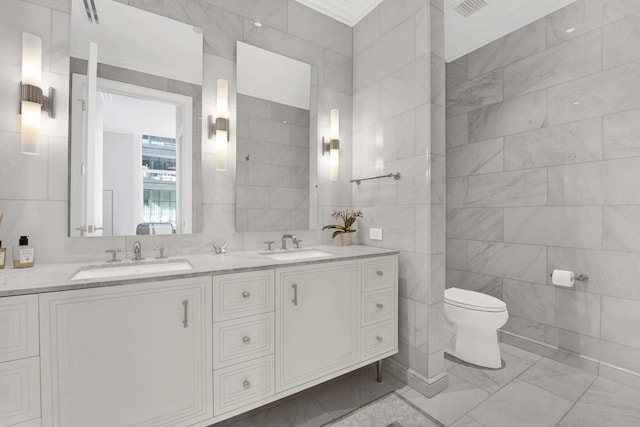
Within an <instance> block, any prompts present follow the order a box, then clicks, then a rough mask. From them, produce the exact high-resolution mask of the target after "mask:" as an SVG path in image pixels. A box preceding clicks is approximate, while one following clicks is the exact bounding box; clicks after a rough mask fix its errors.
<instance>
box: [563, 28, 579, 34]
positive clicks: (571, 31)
mask: <svg viewBox="0 0 640 427" xmlns="http://www.w3.org/2000/svg"><path fill="white" fill-rule="evenodd" d="M575 30H576V29H575V28H574V27H571V28H567V29H566V30H565V32H566V33H567V34H568V33H573V32H574V31H575Z"/></svg>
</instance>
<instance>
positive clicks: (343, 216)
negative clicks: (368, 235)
mask: <svg viewBox="0 0 640 427" xmlns="http://www.w3.org/2000/svg"><path fill="white" fill-rule="evenodd" d="M331 216H332V217H334V218H335V219H337V220H341V221H342V225H340V224H330V225H325V226H324V227H322V229H323V230H335V231H334V232H333V235H332V236H331V237H332V238H335V237H336V236H339V235H340V234H344V233H355V232H356V229H355V228H353V229H352V228H351V227H352V226H353V224H354V223H355V222H356V219H358V218H362V211H351V210H349V209H344V210H341V211H333V213H332V214H331Z"/></svg>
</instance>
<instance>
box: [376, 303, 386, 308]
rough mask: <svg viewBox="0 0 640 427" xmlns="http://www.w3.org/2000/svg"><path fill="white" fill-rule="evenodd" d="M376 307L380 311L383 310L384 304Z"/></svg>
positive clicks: (378, 304)
mask: <svg viewBox="0 0 640 427" xmlns="http://www.w3.org/2000/svg"><path fill="white" fill-rule="evenodd" d="M376 307H378V309H379V310H382V309H383V308H384V304H382V303H377V304H376Z"/></svg>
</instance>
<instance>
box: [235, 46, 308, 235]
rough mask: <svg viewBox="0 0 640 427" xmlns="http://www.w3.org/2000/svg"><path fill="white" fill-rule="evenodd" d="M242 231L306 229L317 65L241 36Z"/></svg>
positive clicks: (239, 162)
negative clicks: (250, 42) (313, 72)
mask: <svg viewBox="0 0 640 427" xmlns="http://www.w3.org/2000/svg"><path fill="white" fill-rule="evenodd" d="M237 58H238V59H237V85H238V87H237V92H238V94H237V100H236V104H237V129H238V136H237V148H236V229H237V231H276V230H305V229H309V228H311V227H312V225H311V224H310V217H311V213H312V209H314V208H315V206H312V205H311V200H312V198H311V197H310V171H311V170H310V157H311V153H310V133H311V132H310V111H309V110H310V98H311V66H310V65H309V64H305V63H302V62H300V61H296V60H293V59H291V58H287V57H284V56H282V55H278V54H275V53H273V52H269V51H266V50H264V49H260V48H257V47H255V46H251V45H247V44H245V43H241V42H238V55H237Z"/></svg>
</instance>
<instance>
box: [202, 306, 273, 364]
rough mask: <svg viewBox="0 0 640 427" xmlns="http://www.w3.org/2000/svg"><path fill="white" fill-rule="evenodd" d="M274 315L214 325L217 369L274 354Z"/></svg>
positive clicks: (214, 356) (214, 361) (214, 352)
mask: <svg viewBox="0 0 640 427" xmlns="http://www.w3.org/2000/svg"><path fill="white" fill-rule="evenodd" d="M273 331H274V316H273V313H269V314H261V315H257V316H251V317H244V318H242V319H235V320H229V321H226V322H221V323H214V324H213V369H218V368H221V367H224V366H229V365H231V364H234V363H239V362H245V361H247V360H251V359H255V358H257V357H260V356H266V355H269V354H272V353H273V348H274V337H273Z"/></svg>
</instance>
